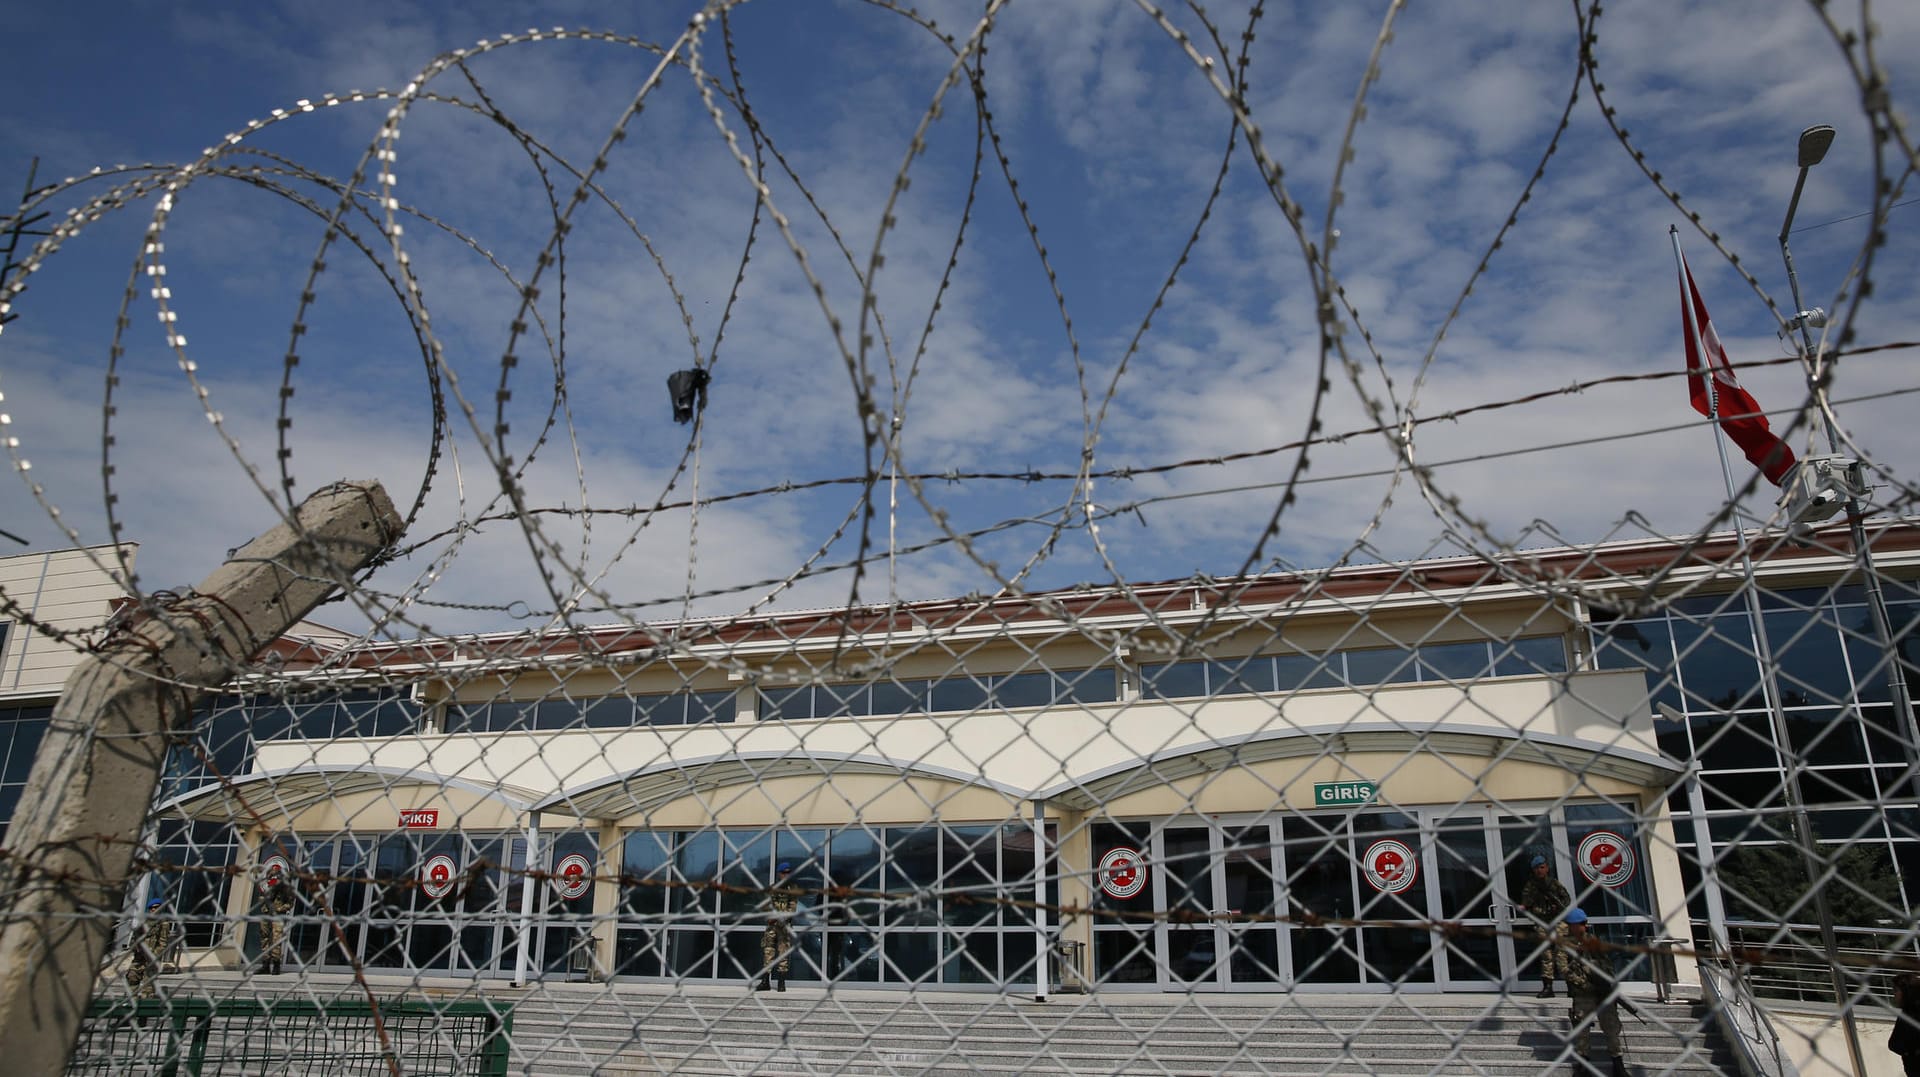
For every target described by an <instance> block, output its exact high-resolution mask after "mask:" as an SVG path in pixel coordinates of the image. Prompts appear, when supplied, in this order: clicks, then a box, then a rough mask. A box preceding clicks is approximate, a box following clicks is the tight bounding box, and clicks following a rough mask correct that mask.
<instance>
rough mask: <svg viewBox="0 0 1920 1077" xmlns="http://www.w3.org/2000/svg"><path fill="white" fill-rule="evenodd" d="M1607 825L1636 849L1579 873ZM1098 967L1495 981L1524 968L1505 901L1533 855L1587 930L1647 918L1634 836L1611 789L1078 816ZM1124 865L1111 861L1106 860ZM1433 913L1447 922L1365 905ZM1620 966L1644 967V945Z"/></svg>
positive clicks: (1211, 978)
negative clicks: (1553, 801) (1431, 801)
mask: <svg viewBox="0 0 1920 1077" xmlns="http://www.w3.org/2000/svg"><path fill="white" fill-rule="evenodd" d="M1595 835H1601V836H1604V837H1609V838H1612V839H1613V840H1614V841H1615V842H1616V847H1618V848H1624V849H1626V850H1627V854H1626V856H1625V857H1624V862H1626V863H1629V864H1631V865H1633V867H1632V868H1631V869H1629V870H1627V871H1624V872H1621V873H1619V874H1618V875H1616V876H1611V877H1603V878H1600V879H1595V878H1589V877H1587V875H1586V874H1585V873H1584V872H1582V871H1580V870H1579V869H1578V864H1579V853H1580V851H1581V849H1582V848H1583V844H1585V843H1588V842H1589V839H1592V838H1594V836H1595ZM1090 836H1091V838H1092V857H1091V859H1092V862H1093V863H1094V864H1095V865H1109V867H1106V868H1104V869H1101V870H1097V871H1096V873H1095V883H1096V886H1095V889H1094V897H1093V902H1092V907H1093V910H1094V915H1093V916H1092V917H1091V918H1090V922H1091V925H1092V930H1093V965H1092V973H1093V976H1094V979H1095V980H1096V981H1097V982H1100V983H1102V984H1104V985H1108V986H1115V987H1125V986H1129V985H1131V986H1135V987H1138V988H1140V989H1143V990H1180V991H1195V990H1200V991H1232V990H1250V991H1271V990H1274V989H1275V988H1276V987H1285V988H1291V989H1301V990H1315V989H1327V990H1341V991H1348V990H1353V989H1355V988H1363V989H1364V988H1369V987H1373V988H1379V989H1381V990H1386V989H1390V988H1398V987H1408V986H1427V987H1430V988H1432V989H1438V990H1496V989H1498V988H1499V987H1500V985H1502V984H1510V983H1512V982H1513V981H1515V980H1519V979H1526V978H1528V977H1529V975H1530V974H1531V973H1532V971H1533V969H1534V968H1535V962H1536V961H1537V960H1538V957H1539V947H1538V944H1537V943H1535V942H1533V941H1532V940H1531V936H1530V935H1529V934H1528V933H1527V931H1526V928H1527V924H1526V922H1525V921H1524V919H1523V918H1522V917H1521V916H1520V915H1519V914H1518V912H1517V904H1518V900H1519V895H1520V892H1521V889H1522V887H1523V885H1524V884H1525V882H1526V878H1527V874H1528V871H1529V864H1530V861H1531V860H1532V858H1533V857H1534V856H1535V855H1544V856H1546V857H1547V858H1548V859H1549V860H1550V861H1551V862H1552V864H1553V870H1554V873H1555V874H1556V876H1557V877H1559V878H1560V880H1561V881H1562V882H1563V883H1565V884H1566V886H1567V889H1568V891H1569V892H1570V893H1571V894H1572V895H1573V897H1574V900H1575V901H1576V902H1577V903H1579V904H1580V905H1581V906H1582V907H1584V908H1585V909H1586V910H1587V911H1588V912H1589V914H1590V915H1591V917H1592V920H1591V923H1592V925H1593V932H1594V934H1595V935H1596V936H1598V937H1600V938H1602V939H1606V940H1608V941H1611V942H1615V943H1624V944H1644V943H1646V942H1647V941H1648V940H1649V939H1650V938H1651V937H1652V936H1653V935H1654V934H1656V933H1657V926H1656V925H1657V920H1656V919H1655V912H1656V910H1655V909H1654V906H1653V900H1652V893H1651V889H1650V887H1649V885H1648V882H1647V873H1646V871H1645V870H1644V869H1645V864H1646V841H1645V837H1644V835H1642V834H1641V833H1640V829H1639V827H1638V825H1637V824H1636V823H1635V821H1634V819H1633V815H1632V813H1631V812H1629V811H1627V810H1626V809H1624V808H1622V807H1620V806H1618V805H1613V804H1606V803H1569V804H1564V805H1540V806H1538V807H1536V808H1529V807H1527V806H1526V805H1501V806H1498V807H1490V806H1485V805H1460V806H1448V807H1444V808H1441V807H1431V808H1428V807H1408V808H1404V809H1400V810H1385V809H1381V808H1364V809H1354V810H1337V809H1336V810H1327V809H1312V810H1308V811H1303V812H1296V813H1291V814H1288V815H1285V816H1281V817H1266V816H1257V815H1249V816H1244V817H1232V816H1225V817H1211V818H1192V817H1186V818H1178V817H1177V818H1173V819H1159V820H1141V821H1137V822H1129V821H1117V822H1114V821H1101V822H1096V823H1094V824H1092V825H1091V828H1090ZM1115 864H1122V865H1127V866H1126V867H1125V868H1123V869H1120V870H1121V871H1123V872H1124V874H1122V875H1119V876H1117V877H1116V876H1114V875H1113V874H1112V873H1113V871H1114V870H1115V869H1114V868H1112V867H1111V866H1110V865H1115ZM1396 920H1397V921H1409V922H1413V923H1419V924H1427V923H1434V922H1447V923H1451V924H1454V925H1457V930H1455V931H1453V932H1450V933H1445V934H1441V933H1434V932H1430V931H1428V930H1426V929H1425V928H1424V927H1387V926H1379V925H1377V924H1368V923H1365V921H1396ZM1615 971H1616V972H1617V974H1618V975H1619V976H1620V977H1621V978H1623V979H1646V978H1647V977H1648V974H1649V970H1648V969H1647V968H1646V966H1645V963H1644V962H1643V961H1634V962H1633V963H1630V964H1629V963H1624V962H1623V963H1622V964H1621V965H1620V966H1619V967H1618V968H1617V969H1616V970H1615Z"/></svg>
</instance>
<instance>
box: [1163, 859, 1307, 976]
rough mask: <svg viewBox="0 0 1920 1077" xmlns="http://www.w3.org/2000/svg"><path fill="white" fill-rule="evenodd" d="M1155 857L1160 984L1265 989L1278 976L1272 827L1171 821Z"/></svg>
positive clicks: (1278, 949) (1278, 951)
mask: <svg viewBox="0 0 1920 1077" xmlns="http://www.w3.org/2000/svg"><path fill="white" fill-rule="evenodd" d="M1154 845H1155V850H1154V852H1155V856H1154V863H1156V864H1158V865H1160V867H1161V870H1160V871H1159V872H1158V875H1159V876H1160V878H1161V880H1163V881H1162V883H1161V884H1160V885H1161V892H1160V894H1159V895H1158V900H1159V901H1160V902H1161V904H1160V908H1163V909H1166V910H1167V917H1166V921H1165V923H1164V924H1163V925H1162V927H1161V928H1160V931H1159V935H1160V938H1159V940H1157V941H1158V946H1159V949H1160V952H1161V954H1162V955H1163V958H1162V961H1161V967H1162V970H1163V975H1162V984H1161V986H1162V987H1164V988H1168V989H1172V990H1192V991H1226V990H1252V991H1271V990H1273V989H1274V987H1275V986H1276V985H1277V984H1278V983H1279V979H1280V943H1279V933H1278V930H1277V929H1276V927H1275V925H1274V924H1273V922H1272V920H1271V919H1270V917H1271V915H1272V913H1273V910H1274V895H1275V892H1276V888H1275V884H1274V873H1273V831H1272V827H1271V826H1269V825H1268V824H1266V823H1253V824H1246V823H1234V822H1225V823H1222V822H1218V821H1214V822H1209V823H1206V824H1196V825H1190V826H1172V827H1167V828H1165V829H1164V830H1162V831H1161V832H1160V833H1159V834H1158V835H1156V840H1155V842H1154Z"/></svg>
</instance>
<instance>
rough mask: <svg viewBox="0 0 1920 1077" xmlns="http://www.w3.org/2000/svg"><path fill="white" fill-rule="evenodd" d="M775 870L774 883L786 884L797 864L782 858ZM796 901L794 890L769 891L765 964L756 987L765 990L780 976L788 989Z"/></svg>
mask: <svg viewBox="0 0 1920 1077" xmlns="http://www.w3.org/2000/svg"><path fill="white" fill-rule="evenodd" d="M775 870H776V872H777V876H776V878H775V879H774V881H773V885H774V886H775V887H780V888H784V887H785V886H786V885H787V884H788V882H789V880H790V879H791V877H792V875H793V865H792V864H789V863H788V862H786V861H785V860H782V861H781V862H780V866H779V867H778V868H777V869H775ZM795 904H796V899H795V898H794V895H793V894H791V893H781V892H778V891H776V892H775V893H772V894H769V895H767V911H768V914H769V915H768V917H767V928H766V930H765V931H762V932H761V933H760V956H761V958H762V961H763V964H761V966H760V982H759V983H758V984H756V985H754V986H755V989H756V990H759V991H765V990H766V989H767V988H768V987H770V986H772V984H771V983H770V982H769V981H770V980H771V979H772V978H773V977H775V976H778V977H779V979H780V990H782V991H785V990H786V989H787V971H788V969H789V968H790V967H791V963H792V960H793V910H794V906H795Z"/></svg>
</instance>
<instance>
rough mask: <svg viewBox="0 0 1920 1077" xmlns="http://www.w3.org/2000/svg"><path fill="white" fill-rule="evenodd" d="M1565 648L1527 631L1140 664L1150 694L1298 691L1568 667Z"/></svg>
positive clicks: (1457, 680) (1461, 680)
mask: <svg viewBox="0 0 1920 1077" xmlns="http://www.w3.org/2000/svg"><path fill="white" fill-rule="evenodd" d="M1567 668H1568V667H1567V648H1566V642H1565V640H1564V639H1563V638H1562V637H1560V636H1529V637H1525V638H1522V639H1516V640H1512V641H1510V642H1509V641H1506V640H1467V641H1464V642H1460V643H1426V644H1420V645H1418V646H1413V647H1354V648H1349V649H1347V650H1342V651H1334V652H1332V653H1330V654H1324V655H1316V654H1280V655H1253V656H1250V657H1247V658H1227V659H1198V660H1193V661H1187V662H1169V663H1166V664H1164V665H1157V666H1143V667H1142V668H1141V677H1140V679H1141V686H1142V694H1143V695H1144V696H1146V697H1147V698H1149V699H1187V698H1198V697H1206V696H1236V695H1253V694H1259V693H1263V692H1295V691H1302V690H1305V689H1310V688H1336V687H1339V686H1341V685H1346V686H1349V687H1353V688H1367V687H1372V686H1374V685H1381V684H1413V683H1421V682H1427V683H1431V682H1436V681H1448V682H1454V683H1460V684H1465V683H1469V682H1472V681H1476V680H1482V679H1485V678H1487V677H1523V676H1540V675H1542V674H1555V673H1565V672H1566V671H1567Z"/></svg>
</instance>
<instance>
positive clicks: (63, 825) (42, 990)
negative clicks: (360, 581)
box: [0, 481, 402, 1074]
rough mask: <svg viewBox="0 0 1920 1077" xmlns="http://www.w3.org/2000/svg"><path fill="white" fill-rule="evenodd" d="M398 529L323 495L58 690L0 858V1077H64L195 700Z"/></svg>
mask: <svg viewBox="0 0 1920 1077" xmlns="http://www.w3.org/2000/svg"><path fill="white" fill-rule="evenodd" d="M401 527H402V522H401V520H400V517H399V515H398V514H397V513H395V512H394V509H393V502H392V501H390V500H389V499H388V498H387V494H386V491H385V490H384V489H382V488H381V486H380V484H379V483H377V482H371V481H355V482H342V483H337V484H335V485H333V486H331V487H328V488H327V489H324V490H321V491H320V492H318V493H316V494H314V495H313V496H312V497H310V498H308V499H307V500H306V502H305V503H303V504H302V505H301V506H300V507H299V508H298V509H297V510H295V513H294V522H293V523H292V524H286V523H283V524H281V525H279V526H277V527H275V528H273V529H272V530H271V531H268V532H267V533H266V534H263V535H261V536H260V537H259V538H256V539H254V540H253V541H252V542H250V543H248V544H247V545H246V546H245V547H243V548H242V549H240V550H238V551H236V552H235V553H234V554H233V555H232V556H231V557H229V559H228V560H227V562H226V563H225V564H223V565H221V566H220V567H219V568H218V569H216V570H215V571H214V572H213V573H212V574H211V575H209V576H208V577H207V578H206V580H205V581H203V582H202V583H201V584H200V586H199V588H198V589H197V590H195V591H194V592H192V593H190V594H187V595H184V596H181V597H179V598H177V599H174V600H169V601H167V602H148V603H144V604H143V605H142V606H141V607H139V608H138V609H135V610H131V611H130V616H127V617H125V618H124V619H123V620H122V621H121V622H120V623H118V624H116V625H113V626H111V627H110V629H109V631H108V633H107V635H106V638H105V639H104V640H103V641H102V642H101V643H100V645H99V646H98V647H97V648H96V649H95V650H94V652H93V653H92V654H90V655H88V656H87V657H86V658H85V659H84V660H83V661H82V662H81V664H80V666H79V667H78V668H77V669H75V670H74V672H73V675H72V676H71V677H69V678H68V679H67V684H66V689H65V691H64V692H63V693H62V694H61V697H60V702H59V703H58V704H57V705H56V706H55V707H54V711H53V721H52V724H51V725H50V727H49V728H48V730H47V733H46V736H45V737H44V739H42V741H41V743H40V751H39V754H38V755H37V756H36V757H35V759H34V762H33V770H32V772H31V774H30V775H29V776H28V779H27V786H26V789H25V791H24V793H23V795H22V796H21V798H20V810H19V813H18V814H16V815H15V816H14V818H13V821H12V824H11V826H10V827H9V829H8V831H7V839H6V846H5V857H4V860H0V887H4V891H0V916H3V917H4V922H3V923H0V1044H4V1045H5V1053H6V1060H5V1064H4V1068H5V1069H6V1071H7V1072H9V1073H34V1074H58V1073H62V1072H65V1070H66V1067H67V1064H68V1060H69V1057H70V1056H71V1054H72V1052H73V1049H74V1044H75V1041H76V1039H77V1038H78V1036H79V1030H80V1021H81V1018H82V1017H84V1016H85V1014H86V1011H87V1005H88V1003H89V1001H90V1000H91V998H92V995H93V989H94V983H95V980H96V979H97V977H98V974H99V970H100V966H101V961H102V959H103V958H104V957H105V956H106V951H107V946H108V943H109V942H110V941H111V940H112V937H113V930H114V923H115V921H116V920H117V919H118V917H119V915H120V911H121V907H122V898H123V896H124V894H125V892H126V886H127V883H128V878H127V876H128V874H129V871H130V868H131V866H132V861H133V854H134V850H135V848H136V846H137V844H138V841H139V838H140V834H141V824H142V823H143V822H144V820H145V819H146V815H147V811H148V809H149V807H150V805H151V804H152V801H153V794H154V788H155V786H156V784H157V782H158V780H159V775H160V768H161V765H162V763H163V762H164V761H165V759H166V754H167V743H168V738H169V734H170V733H172V732H173V731H175V730H177V729H181V728H184V727H185V726H186V725H187V724H188V723H189V722H190V721H191V718H192V715H193V707H194V703H195V700H196V698H197V697H198V696H199V695H200V694H201V693H202V692H203V691H204V690H206V689H209V688H214V687H217V686H219V685H221V684H223V683H225V682H226V681H227V680H229V679H230V678H231V677H232V676H233V675H234V674H235V673H237V672H239V671H241V670H243V669H245V668H246V666H247V664H248V663H249V661H251V660H252V659H253V658H254V657H255V656H256V655H257V654H259V653H260V651H261V650H262V649H263V648H264V647H266V646H267V645H268V644H269V643H271V642H272V641H273V640H275V639H276V638H278V637H279V636H280V635H281V634H282V633H284V632H286V631H287V630H288V629H289V628H291V627H293V625H294V623H295V622H297V621H299V620H300V618H302V617H304V616H306V615H307V614H308V613H309V612H311V611H312V610H313V608H314V607H315V606H317V605H319V604H320V602H321V601H323V600H324V599H326V598H327V597H328V596H330V595H333V594H335V593H336V592H338V591H340V590H341V589H342V588H345V587H347V586H350V585H351V582H352V577H353V574H354V573H355V572H356V571H358V570H359V569H361V568H363V567H364V566H366V565H367V563H368V562H370V561H371V560H372V559H373V557H374V556H375V555H376V554H378V553H380V552H381V551H382V550H384V549H386V548H387V547H388V545H389V544H391V543H392V542H393V541H394V540H395V539H397V538H398V537H399V535H400V530H401Z"/></svg>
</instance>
